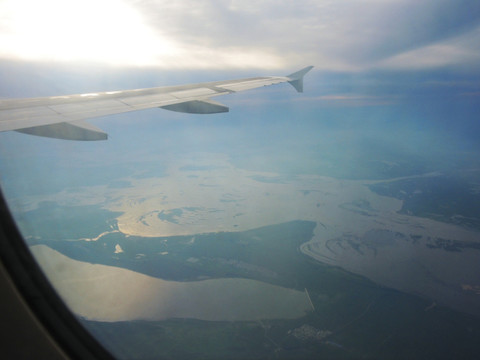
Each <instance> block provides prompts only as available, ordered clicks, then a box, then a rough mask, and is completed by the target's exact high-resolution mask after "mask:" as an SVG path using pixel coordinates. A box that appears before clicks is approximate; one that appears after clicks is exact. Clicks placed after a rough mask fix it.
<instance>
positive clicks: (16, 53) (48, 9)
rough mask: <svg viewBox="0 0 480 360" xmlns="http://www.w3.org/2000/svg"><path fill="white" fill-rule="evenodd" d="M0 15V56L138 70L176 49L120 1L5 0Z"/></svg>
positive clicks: (168, 56)
mask: <svg viewBox="0 0 480 360" xmlns="http://www.w3.org/2000/svg"><path fill="white" fill-rule="evenodd" d="M0 14H1V15H0V56H1V57H7V58H17V59H18V58H20V59H24V60H45V61H87V62H97V63H107V64H111V65H139V66H142V65H162V62H165V61H167V62H168V61H169V60H168V59H171V58H172V57H174V55H175V53H176V51H177V50H176V48H175V46H174V44H173V43H172V42H171V41H169V40H167V39H165V38H162V36H161V35H160V34H158V33H155V32H154V31H153V30H152V29H151V28H149V27H148V26H147V25H146V24H145V23H144V22H143V19H142V17H141V16H140V14H139V13H138V12H137V11H136V10H135V9H134V8H132V7H131V6H129V5H128V4H126V3H125V2H123V1H118V0H102V1H98V0H82V1H65V0H44V1H34V0H6V1H2V2H0ZM170 61H171V60H170Z"/></svg>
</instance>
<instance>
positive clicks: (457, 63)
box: [375, 26, 480, 71]
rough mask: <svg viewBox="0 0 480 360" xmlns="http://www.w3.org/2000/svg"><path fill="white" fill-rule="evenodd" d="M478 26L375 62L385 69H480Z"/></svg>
mask: <svg viewBox="0 0 480 360" xmlns="http://www.w3.org/2000/svg"><path fill="white" fill-rule="evenodd" d="M478 39H480V26H479V27H477V28H475V29H474V30H472V31H469V32H468V33H466V34H462V35H460V36H458V37H454V38H453V39H447V40H446V41H443V42H438V43H434V44H432V45H427V46H424V47H421V48H417V49H414V50H409V51H406V52H402V53H400V54H396V55H394V56H392V57H390V58H387V59H385V60H381V61H379V62H378V63H376V64H375V67H380V68H386V69H415V70H424V69H435V68H445V67H457V68H459V67H462V69H463V70H464V71H467V70H472V69H473V68H474V69H476V70H479V69H480V40H478Z"/></svg>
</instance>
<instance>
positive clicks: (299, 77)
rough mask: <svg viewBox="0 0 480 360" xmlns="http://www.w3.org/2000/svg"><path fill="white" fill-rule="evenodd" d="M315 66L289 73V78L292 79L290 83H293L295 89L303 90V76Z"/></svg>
mask: <svg viewBox="0 0 480 360" xmlns="http://www.w3.org/2000/svg"><path fill="white" fill-rule="evenodd" d="M312 68H313V66H307V67H306V68H303V69H302V70H299V71H297V72H294V73H293V74H290V75H287V78H289V79H290V80H289V81H288V83H289V84H290V85H292V86H293V87H294V88H295V90H297V91H298V92H300V93H301V92H303V77H304V76H305V74H306V73H308V72H309V71H310V70H312Z"/></svg>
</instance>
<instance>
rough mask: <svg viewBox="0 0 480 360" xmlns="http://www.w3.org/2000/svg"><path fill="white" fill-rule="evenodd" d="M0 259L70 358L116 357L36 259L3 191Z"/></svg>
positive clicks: (43, 323) (0, 213) (30, 305)
mask: <svg viewBox="0 0 480 360" xmlns="http://www.w3.org/2000/svg"><path fill="white" fill-rule="evenodd" d="M0 261H1V262H2V263H3V265H4V267H5V270H6V272H7V273H8V275H9V276H10V277H11V279H12V280H13V282H14V285H15V287H16V288H17V290H18V292H19V293H20V295H21V297H22V298H23V300H24V301H25V303H26V304H27V306H28V308H29V309H30V310H31V312H32V313H33V315H34V317H35V318H36V319H37V320H38V321H39V322H40V324H41V325H42V326H43V327H44V329H45V330H46V331H47V332H48V335H49V336H50V337H51V338H52V339H53V340H54V341H55V342H56V344H57V345H58V346H59V347H60V349H61V350H63V351H64V353H65V354H66V355H67V356H68V357H69V358H71V359H91V358H94V359H105V360H110V359H115V358H114V357H113V356H112V355H111V354H110V353H109V352H108V351H107V350H106V349H105V348H104V347H103V346H102V345H101V344H100V343H99V342H98V341H97V340H96V339H95V338H94V337H93V335H91V334H90V333H89V332H88V331H87V330H86V329H85V328H84V327H83V326H82V325H81V324H80V322H79V321H78V320H77V318H76V317H75V316H74V315H73V313H72V312H71V310H70V309H68V307H67V306H66V305H65V303H64V302H63V300H61V299H60V297H59V296H58V294H57V292H56V291H55V290H54V289H53V287H52V285H51V284H50V282H49V280H48V279H47V278H46V276H45V275H44V274H43V271H42V270H41V269H40V267H39V265H38V264H37V262H36V261H35V259H34V258H33V255H32V253H31V252H30V250H29V249H28V247H27V243H26V242H25V241H24V239H23V236H22V235H21V233H20V231H19V230H18V228H17V225H16V223H15V221H14V219H13V217H12V215H11V213H10V210H9V208H8V206H7V204H6V201H5V198H4V196H3V193H2V191H1V190H0Z"/></svg>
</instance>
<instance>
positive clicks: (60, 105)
mask: <svg viewBox="0 0 480 360" xmlns="http://www.w3.org/2000/svg"><path fill="white" fill-rule="evenodd" d="M312 68H313V66H308V67H306V68H304V69H302V70H300V71H297V72H295V73H293V74H290V75H288V76H265V77H254V78H247V79H238V80H224V81H214V82H206V83H199V84H191V85H180V86H166V87H158V88H149V89H136V90H123V91H107V92H98V93H90V94H79V95H66V96H53V97H43V98H30V99H6V100H0V131H9V130H15V131H18V132H22V133H26V134H31V135H37V136H45V137H52V138H57V139H65V140H105V139H107V137H108V136H107V134H106V133H105V132H103V131H102V130H101V129H99V128H97V127H95V126H93V125H91V124H89V123H87V122H85V121H84V120H85V119H90V118H94V117H99V116H106V115H112V114H119V113H124V112H129V111H136V110H143V109H150V108H155V107H159V108H162V109H167V110H172V111H179V112H185V113H193V114H213V113H220V112H228V107H227V106H225V105H223V104H220V103H218V102H216V101H213V100H211V98H213V97H215V96H220V95H226V94H231V93H235V92H238V91H243V90H250V89H255V88H258V87H262V86H268V85H274V84H280V83H284V82H288V83H290V84H291V85H292V86H293V87H294V88H295V89H296V90H297V91H298V92H303V77H304V75H305V74H306V73H307V72H309V71H310V70H311V69H312Z"/></svg>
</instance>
